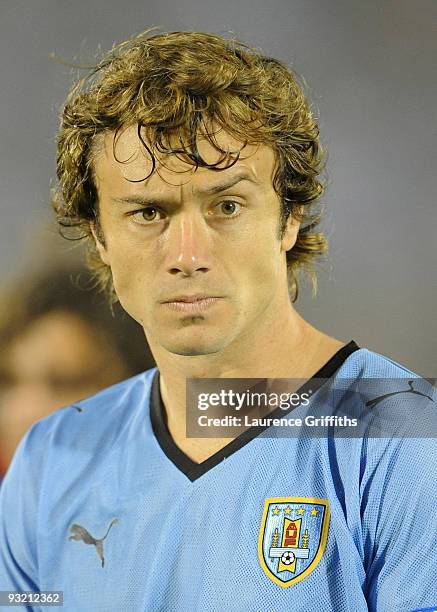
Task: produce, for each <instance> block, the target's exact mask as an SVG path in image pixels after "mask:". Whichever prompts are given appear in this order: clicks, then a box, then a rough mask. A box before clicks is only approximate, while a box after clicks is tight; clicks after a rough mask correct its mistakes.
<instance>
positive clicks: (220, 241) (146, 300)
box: [94, 128, 297, 355]
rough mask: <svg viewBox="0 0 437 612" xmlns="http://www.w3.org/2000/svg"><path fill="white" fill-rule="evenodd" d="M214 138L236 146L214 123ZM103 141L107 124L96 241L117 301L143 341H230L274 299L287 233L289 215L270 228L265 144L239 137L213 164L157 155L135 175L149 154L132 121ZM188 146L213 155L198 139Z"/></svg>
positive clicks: (187, 344) (168, 345)
mask: <svg viewBox="0 0 437 612" xmlns="http://www.w3.org/2000/svg"><path fill="white" fill-rule="evenodd" d="M218 140H219V144H220V145H221V146H222V148H223V149H224V150H230V151H235V150H238V149H239V148H240V147H241V143H238V142H237V141H235V140H234V139H233V138H232V137H231V136H229V135H228V134H226V133H225V132H223V131H222V132H220V134H219V138H218ZM112 145H113V134H108V135H106V137H105V140H104V142H103V147H101V149H100V150H99V152H98V154H97V156H96V161H95V166H94V171H95V180H96V187H97V192H98V199H99V210H100V226H101V231H102V233H103V236H104V245H103V244H102V243H101V242H100V241H99V240H97V246H98V248H99V252H100V255H101V257H102V259H103V261H104V262H105V263H106V264H108V265H109V266H110V267H111V270H112V276H113V282H114V287H115V291H116V293H117V296H118V298H119V300H120V302H121V304H122V305H123V307H124V308H125V310H126V311H127V312H128V313H129V314H130V315H131V316H132V317H133V318H134V319H136V320H137V321H138V322H139V323H140V324H141V325H142V326H143V328H144V330H145V332H146V335H147V338H148V340H149V342H150V344H151V346H152V349H153V347H154V346H155V347H159V348H161V349H165V350H166V351H169V352H170V353H174V354H179V355H208V354H213V353H218V352H221V351H224V350H225V349H228V348H232V347H235V348H236V347H238V339H239V338H241V337H242V336H246V335H247V334H251V333H252V332H254V331H255V330H256V328H257V326H259V325H262V323H263V320H267V318H268V316H269V314H270V315H271V312H272V309H274V308H277V306H278V303H279V302H280V301H281V300H282V301H283V299H284V291H286V285H287V276H286V261H285V251H286V250H288V249H290V248H291V247H292V246H293V244H294V242H295V238H296V233H297V224H291V223H290V224H289V226H288V227H287V229H286V231H285V233H284V235H283V236H282V237H280V236H279V218H280V202H279V197H278V195H277V194H276V192H275V191H274V189H273V185H272V179H273V174H274V169H275V157H274V153H273V151H272V149H270V148H268V147H266V146H254V145H251V146H246V147H245V148H244V149H243V151H242V154H241V157H240V159H239V160H238V162H237V163H236V164H234V165H233V166H232V167H229V168H227V169H225V170H222V171H220V172H217V171H214V170H210V169H206V168H198V169H197V171H195V170H194V168H193V166H190V165H188V164H187V163H185V162H183V161H181V160H178V159H177V158H176V157H175V156H165V157H162V158H160V159H159V160H158V163H157V169H156V171H155V172H154V173H153V174H152V175H151V176H150V178H148V179H147V180H145V181H141V179H142V178H144V177H145V176H147V175H148V174H149V172H150V170H151V162H150V159H149V158H148V157H147V155H146V153H145V150H144V147H143V146H142V145H141V144H140V142H139V139H138V135H137V132H136V129H134V128H129V129H127V130H126V131H125V132H124V133H123V134H122V136H121V137H120V138H119V140H118V142H117V145H116V151H115V157H114V152H113V146H112ZM198 146H199V151H200V154H201V155H202V157H203V158H204V159H205V160H207V161H208V162H215V161H217V159H218V153H217V151H216V150H215V149H214V148H213V147H212V146H211V145H210V144H209V143H208V142H207V141H206V140H202V141H200V143H199V145H198ZM134 181H137V182H134ZM255 337H256V334H255V336H254V338H255ZM237 350H238V349H237Z"/></svg>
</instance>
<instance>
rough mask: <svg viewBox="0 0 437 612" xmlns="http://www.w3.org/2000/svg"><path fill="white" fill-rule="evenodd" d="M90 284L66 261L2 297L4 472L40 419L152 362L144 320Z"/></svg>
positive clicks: (0, 463) (0, 452) (0, 435)
mask: <svg viewBox="0 0 437 612" xmlns="http://www.w3.org/2000/svg"><path fill="white" fill-rule="evenodd" d="M90 287H91V278H90V275H89V273H88V272H87V271H86V270H81V269H79V268H78V269H69V270H68V269H64V268H62V269H58V270H53V271H49V272H45V273H42V274H39V276H36V277H34V278H33V279H31V280H30V282H29V279H27V282H26V281H25V280H22V281H21V282H18V283H15V284H14V286H12V287H10V288H9V289H6V290H5V292H4V295H3V297H2V299H0V479H1V478H2V477H3V476H4V474H5V473H6V470H7V468H8V465H9V463H10V461H11V459H12V456H13V454H14V452H15V449H16V447H17V445H18V443H19V441H20V439H21V438H22V436H23V435H24V434H25V433H26V431H27V430H28V429H29V427H30V426H31V425H32V424H33V423H34V422H35V421H38V420H39V419H41V418H43V417H45V416H47V415H48V414H50V413H51V412H53V411H54V410H56V409H57V408H60V407H62V406H67V405H69V404H71V403H73V402H75V401H78V400H80V399H83V398H84V397H87V396H90V395H93V394H94V393H96V392H97V391H99V390H100V389H103V388H105V387H108V386H110V385H112V384H114V383H116V382H119V381H121V380H123V379H125V378H128V377H130V376H133V375H134V374H138V373H139V372H141V371H143V370H145V369H147V368H150V367H151V366H152V365H153V359H152V357H151V355H150V353H149V351H148V348H146V350H145V349H144V334H143V331H142V329H141V327H140V326H139V325H138V324H137V323H136V322H135V321H134V320H133V319H132V318H131V317H129V316H128V315H127V314H126V313H125V312H124V311H122V310H121V308H120V307H119V306H118V305H117V304H115V305H114V306H113V307H112V309H111V308H110V307H109V306H108V302H107V300H106V299H105V297H103V296H102V295H100V294H99V293H98V292H97V291H96V290H95V289H94V288H92V289H90Z"/></svg>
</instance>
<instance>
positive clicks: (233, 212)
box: [217, 200, 241, 217]
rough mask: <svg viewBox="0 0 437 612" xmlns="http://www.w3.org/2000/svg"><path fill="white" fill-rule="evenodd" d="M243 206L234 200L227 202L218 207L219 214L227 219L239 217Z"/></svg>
mask: <svg viewBox="0 0 437 612" xmlns="http://www.w3.org/2000/svg"><path fill="white" fill-rule="evenodd" d="M240 208H241V204H239V203H238V202H234V201H233V200H225V201H223V202H220V204H218V205H217V209H218V212H219V214H222V215H223V216H225V217H237V216H238V213H239V211H240Z"/></svg>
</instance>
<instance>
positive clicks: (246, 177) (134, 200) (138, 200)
mask: <svg viewBox="0 0 437 612" xmlns="http://www.w3.org/2000/svg"><path fill="white" fill-rule="evenodd" d="M242 181H248V182H250V183H253V184H254V185H258V182H257V181H256V180H255V178H252V176H251V175H250V174H248V173H246V172H244V173H240V174H238V175H236V176H234V177H233V178H231V179H230V180H228V181H226V182H223V183H219V184H217V185H212V186H211V187H206V188H205V189H196V191H197V192H200V193H206V194H208V195H211V194H217V193H221V192H222V191H226V190H227V189H231V188H232V187H235V185H237V184H238V183H241V182H242ZM112 199H113V200H114V201H115V202H120V203H124V204H139V205H143V206H146V205H151V204H156V203H157V202H159V201H160V200H161V198H160V197H156V196H154V195H153V194H150V195H149V196H148V195H134V196H127V197H121V198H112Z"/></svg>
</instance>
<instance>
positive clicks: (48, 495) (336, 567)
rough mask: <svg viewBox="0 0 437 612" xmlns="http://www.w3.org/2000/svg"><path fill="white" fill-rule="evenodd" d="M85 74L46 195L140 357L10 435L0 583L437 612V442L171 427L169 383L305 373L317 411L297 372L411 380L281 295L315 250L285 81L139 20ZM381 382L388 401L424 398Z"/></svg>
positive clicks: (112, 598)
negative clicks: (125, 316) (132, 372)
mask: <svg viewBox="0 0 437 612" xmlns="http://www.w3.org/2000/svg"><path fill="white" fill-rule="evenodd" d="M82 85H83V87H79V88H77V89H75V90H74V91H73V92H72V94H71V95H70V97H69V99H68V101H67V104H66V107H65V110H64V114H63V123H62V126H61V132H60V137H59V147H58V177H59V180H60V186H61V196H59V197H58V199H57V201H56V202H55V207H56V209H57V212H58V215H59V217H60V219H61V221H62V223H63V224H64V225H73V226H78V225H79V226H80V227H81V228H82V229H83V230H84V231H85V233H86V235H87V237H88V239H89V240H90V245H91V249H92V252H91V263H92V265H94V267H95V269H96V272H97V274H98V277H99V279H100V281H101V284H102V286H104V287H106V288H107V289H108V290H109V291H111V292H114V293H115V295H116V296H117V299H118V300H119V301H120V303H121V304H122V306H123V307H124V308H125V309H126V310H127V312H128V313H129V314H130V315H131V316H132V317H133V318H134V319H136V320H137V321H138V322H140V323H141V325H142V326H143V328H144V331H145V334H146V337H147V340H148V342H149V344H150V347H151V350H152V353H153V356H154V358H155V360H156V362H157V365H158V369H157V370H151V371H148V372H146V373H144V374H142V375H139V376H137V377H134V378H133V379H130V380H128V381H126V382H124V383H121V384H118V385H115V386H113V387H111V388H109V389H107V390H106V391H103V392H101V393H99V394H97V395H95V396H94V397H92V398H90V399H88V400H85V401H82V402H80V403H78V404H75V405H74V406H72V407H69V408H66V409H64V410H61V411H59V412H58V413H56V414H55V415H54V416H51V417H49V418H48V419H45V420H44V421H41V422H40V423H38V424H37V425H36V426H35V427H34V428H32V430H31V431H30V432H29V434H28V435H27V437H26V440H25V441H24V443H23V444H22V446H21V448H20V450H19V452H18V453H17V455H16V457H15V460H14V464H13V467H12V469H11V471H10V472H9V474H8V477H7V478H6V481H5V483H4V489H3V491H2V498H1V513H2V515H1V528H0V541H1V543H2V556H1V560H0V569H1V571H0V576H1V577H0V588H1V589H3V590H5V589H7V590H15V591H24V590H32V591H36V590H41V591H43V590H62V591H63V592H64V609H66V610H74V611H77V610H81V611H87V610H90V611H91V610H105V611H106V610H147V612H151V611H158V610H159V611H176V610H178V611H179V610H183V611H191V610H199V611H200V610H202V611H207V610H208V611H216V612H219V611H220V612H223V611H231V610H232V611H235V610H242V611H264V610H265V611H268V610H282V609H284V610H285V609H294V610H301V611H303V610H324V611H325V610H332V611H335V612H339V611H341V610H345V611H346V610H347V611H349V610H368V609H370V610H378V612H381V611H384V612H385V611H393V612H394V611H395V610H396V611H401V610H405V611H413V610H418V609H419V608H421V609H424V608H426V607H428V608H429V609H431V608H430V606H433V605H437V588H436V586H435V583H434V582H435V581H434V571H433V564H432V559H433V558H434V555H435V553H434V547H435V535H434V533H435V528H436V527H437V524H436V523H437V521H436V511H435V507H436V506H437V495H436V492H435V488H432V487H431V486H430V485H431V478H432V477H433V474H434V472H435V468H436V461H437V460H436V456H437V453H436V452H435V451H436V445H435V443H434V441H433V440H422V441H420V443H418V442H417V441H416V440H415V439H403V440H402V439H399V438H396V439H386V438H382V439H376V438H370V437H369V438H366V439H362V438H359V437H354V438H351V437H336V436H324V437H323V436H319V437H311V436H310V435H308V433H307V432H306V433H305V432H302V435H298V436H297V437H286V436H283V435H281V434H280V433H279V431H278V428H276V429H275V428H274V427H271V428H269V427H267V428H264V429H262V428H261V430H260V428H245V429H244V430H243V431H242V433H241V434H240V435H239V436H238V437H236V438H235V439H234V440H231V441H229V439H227V438H226V436H218V435H217V436H212V437H208V438H206V437H200V436H198V437H195V438H193V437H190V436H188V435H187V434H186V425H188V423H186V418H187V410H188V408H189V406H186V402H185V391H186V382H187V379H204V378H208V379H235V378H238V379H242V378H244V379H253V378H255V379H260V378H261V379H279V378H280V379H293V380H296V379H301V380H303V381H308V382H307V383H305V385H303V386H302V387H300V389H299V391H300V393H301V397H303V392H302V390H303V389H306V390H308V393H307V397H309V395H310V391H311V389H310V387H311V386H313V387H314V389H315V393H314V397H313V398H312V399H311V401H309V406H308V408H307V409H308V410H309V409H310V408H311V410H314V411H317V409H318V407H319V408H320V407H323V405H324V402H325V400H326V395H325V396H324V395H323V393H324V389H326V386H325V385H323V384H322V385H319V386H318V385H317V380H320V379H322V380H323V379H325V381H326V379H328V381H327V382H328V383H329V382H332V381H334V380H335V381H337V380H338V381H340V386H341V381H348V385H347V389H346V391H345V392H343V395H342V401H344V402H345V401H346V400H345V399H344V398H345V397H346V396H347V391H348V389H349V385H350V384H352V383H350V382H349V381H350V380H352V382H355V381H357V380H358V381H359V380H361V379H366V378H383V377H385V378H391V379H402V378H404V377H408V378H412V379H413V381H414V379H415V378H416V377H415V375H414V374H412V373H410V372H408V371H407V370H405V369H404V368H402V367H401V366H399V365H397V364H395V363H393V362H391V361H390V360H388V359H386V358H384V357H381V356H379V355H376V354H374V353H372V352H370V351H368V350H366V349H359V347H358V346H357V345H356V344H355V343H354V342H353V341H351V342H348V343H346V344H345V343H343V342H341V341H339V340H336V339H334V338H331V337H329V336H327V335H325V334H323V333H322V332H320V331H318V330H316V329H314V328H313V327H312V326H311V325H310V324H309V323H308V322H306V321H305V320H304V319H302V318H301V317H300V316H299V315H298V313H297V312H296V311H295V310H294V308H293V306H292V304H291V301H290V295H292V296H293V298H294V300H295V299H296V298H297V289H298V272H299V270H300V269H301V268H304V269H307V270H308V271H309V272H310V274H311V273H312V269H313V267H312V264H313V259H314V258H315V257H317V256H319V255H321V254H323V252H324V251H325V248H326V243H325V240H324V238H323V235H322V234H320V233H318V232H317V231H316V226H317V222H318V216H317V213H316V212H315V211H314V205H315V204H316V202H317V199H318V198H319V196H320V195H321V193H322V191H323V188H322V185H321V183H320V181H319V180H318V173H319V171H320V169H321V164H322V155H321V149H320V144H319V140H318V129H317V125H316V123H315V121H314V118H313V116H312V114H311V112H310V110H309V107H308V105H307V102H306V101H305V98H304V96H303V94H302V91H301V89H300V87H299V86H298V84H297V82H296V79H295V77H294V76H293V75H292V73H291V72H290V71H289V70H288V69H287V68H286V67H285V66H284V65H283V64H282V63H280V62H279V61H276V60H274V59H271V58H267V57H264V56H262V55H261V54H260V53H258V52H256V51H253V50H251V49H249V48H247V47H246V46H244V45H242V44H239V43H237V42H236V41H228V40H226V39H223V38H221V37H218V36H213V35H209V34H201V33H181V32H176V33H170V34H161V35H155V36H151V35H150V33H149V34H147V33H146V34H145V35H142V36H140V37H138V38H137V39H134V40H133V41H131V42H129V43H125V44H123V45H121V46H120V47H118V48H116V49H114V50H113V52H112V53H111V54H110V55H109V56H108V57H107V58H105V59H104V60H103V61H102V63H101V64H100V65H99V67H98V69H97V70H96V72H95V73H94V75H93V76H92V77H91V80H90V81H88V82H87V81H85V82H84V83H83V84H82ZM413 391H414V389H413ZM395 394H396V400H395V399H394V397H393V398H391V399H390V400H389V401H388V400H386V403H388V404H390V406H392V410H395V411H396V410H397V409H398V408H399V410H402V409H403V408H405V406H406V405H408V407H409V408H411V405H412V402H413V401H414V409H415V410H417V411H420V410H422V409H423V406H427V405H428V403H430V402H432V401H433V398H432V397H431V396H429V395H427V394H426V393H424V392H417V393H416V394H415V395H412V394H408V395H406V391H402V390H401V391H396V392H394V393H393V394H392V395H395ZM380 395H381V394H380ZM324 397H325V400H323V398H324ZM411 398H413V400H412V399H411ZM378 399H379V400H382V399H384V397H383V396H382V395H381V397H379V398H378ZM334 408H338V406H334ZM278 410H280V408H277V409H273V410H272V412H271V414H275V415H276V414H277V412H278ZM303 410H304V407H303V405H301V406H299V407H298V408H297V409H296V413H297V414H302V411H303ZM305 410H306V408H305ZM293 414H294V413H293ZM35 464H37V465H38V475H37V476H36V475H35V467H34V466H35ZM40 474H41V475H40ZM425 506H426V508H427V510H426V512H425V510H424V508H425Z"/></svg>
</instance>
